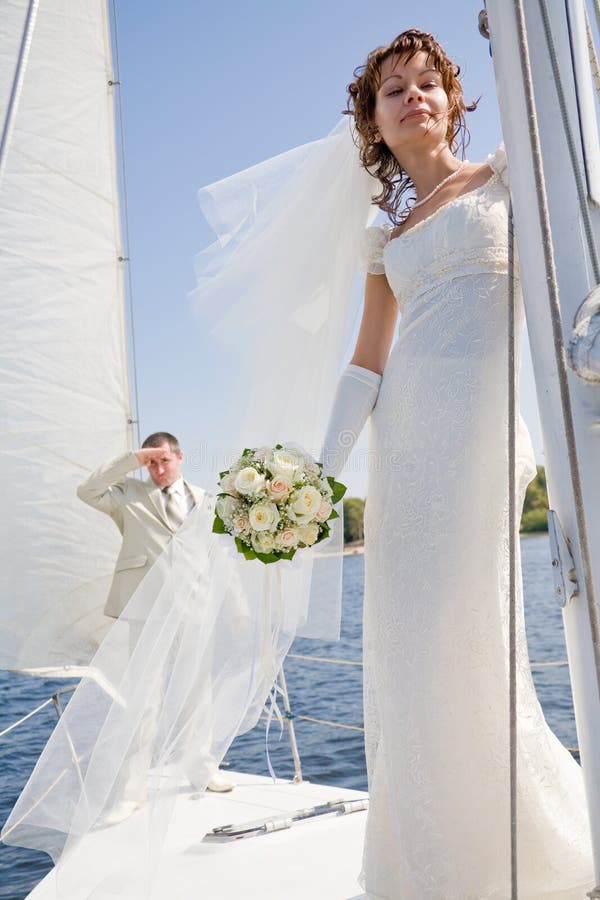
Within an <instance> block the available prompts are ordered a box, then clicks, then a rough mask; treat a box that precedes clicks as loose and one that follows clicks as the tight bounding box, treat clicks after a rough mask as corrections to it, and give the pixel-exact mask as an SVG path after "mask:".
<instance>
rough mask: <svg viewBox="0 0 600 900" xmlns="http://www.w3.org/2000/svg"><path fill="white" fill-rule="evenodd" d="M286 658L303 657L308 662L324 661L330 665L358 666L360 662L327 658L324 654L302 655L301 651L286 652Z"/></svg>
mask: <svg viewBox="0 0 600 900" xmlns="http://www.w3.org/2000/svg"><path fill="white" fill-rule="evenodd" d="M287 659H304V660H309V661H310V662H319V663H326V664H327V665H330V666H360V668H361V669H362V665H363V664H362V663H361V662H359V661H358V660H354V659H329V658H328V657H326V656H303V655H302V654H301V653H288V655H287Z"/></svg>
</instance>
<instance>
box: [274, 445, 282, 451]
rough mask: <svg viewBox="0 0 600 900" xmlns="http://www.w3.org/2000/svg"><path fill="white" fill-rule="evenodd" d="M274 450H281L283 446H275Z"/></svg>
mask: <svg viewBox="0 0 600 900" xmlns="http://www.w3.org/2000/svg"><path fill="white" fill-rule="evenodd" d="M275 449H276V450H283V444H275Z"/></svg>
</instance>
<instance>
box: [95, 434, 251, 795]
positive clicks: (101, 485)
mask: <svg viewBox="0 0 600 900" xmlns="http://www.w3.org/2000/svg"><path fill="white" fill-rule="evenodd" d="M182 460H183V453H182V451H181V448H180V446H179V441H178V440H177V438H176V437H174V435H172V434H170V433H169V432H167V431H157V432H155V433H154V434H151V435H149V436H148V437H147V438H146V440H145V441H144V443H143V444H142V448H141V450H135V451H133V450H132V451H129V452H127V453H124V454H123V455H122V456H118V457H116V459H112V460H110V461H109V462H107V463H105V464H104V465H102V466H99V468H97V469H95V470H94V471H93V472H92V473H91V475H89V476H88V477H87V478H86V480H85V481H84V482H83V483H82V484H80V485H79V487H78V488H77V495H78V497H79V498H80V499H81V500H83V502H84V503H87V504H89V505H90V506H93V507H94V509H97V510H99V511H100V512H103V513H106V515H109V516H110V517H111V519H112V520H113V521H114V522H115V524H116V526H117V528H118V529H119V531H120V532H121V535H122V544H121V550H120V552H119V556H118V558H117V562H116V564H115V571H114V575H113V580H112V584H111V587H110V591H109V594H108V599H107V601H106V606H105V609H104V612H105V613H106V615H107V616H112V617H113V618H118V617H119V616H120V615H121V613H122V612H123V610H124V609H125V607H126V606H127V603H128V602H129V600H130V598H131V596H132V594H133V593H134V591H135V589H136V588H137V586H138V585H139V583H140V582H141V581H142V579H143V578H144V576H145V574H146V573H147V572H148V570H149V569H150V568H151V567H152V565H153V564H154V562H155V561H156V560H157V558H158V557H159V556H160V555H161V553H162V552H163V551H164V550H165V548H166V547H167V545H168V544H169V542H170V540H171V538H172V537H173V535H174V534H175V532H176V531H177V530H178V529H179V528H180V527H181V526H182V525H183V523H184V522H185V519H186V517H187V516H188V514H189V513H190V512H191V511H192V509H193V508H194V506H196V504H198V503H200V502H201V500H202V498H203V497H204V495H205V491H204V490H203V489H202V488H201V487H198V486H197V485H194V484H190V482H189V481H187V480H186V479H184V478H183V477H182V476H181V471H180V470H181V463H182ZM141 466H145V467H146V468H147V469H148V472H149V474H150V479H149V480H147V481H141V480H139V479H138V478H133V477H130V476H131V473H132V472H133V471H134V470H135V469H139V468H140V467H141ZM140 627H141V626H140ZM131 628H132V642H134V641H135V638H136V636H137V635H136V630H135V627H134V623H132V626H131ZM192 783H193V781H192ZM131 787H132V786H131V785H130V788H131ZM207 787H208V790H211V791H230V790H231V789H232V788H233V787H234V785H233V783H232V782H230V781H228V780H227V779H226V778H225V777H224V776H223V774H222V773H221V772H219V771H218V770H217V769H215V771H214V773H213V775H212V777H211V778H210V780H209V782H208V785H207ZM127 793H128V794H129V796H131V794H132V793H139V790H138V786H137V781H136V785H135V787H134V788H133V789H131V790H129V791H128V792H127ZM140 799H143V797H140ZM136 805H137V803H136Z"/></svg>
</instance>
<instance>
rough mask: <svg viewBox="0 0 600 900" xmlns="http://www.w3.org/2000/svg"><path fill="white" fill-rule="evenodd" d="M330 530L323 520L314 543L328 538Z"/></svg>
mask: <svg viewBox="0 0 600 900" xmlns="http://www.w3.org/2000/svg"><path fill="white" fill-rule="evenodd" d="M330 531H331V529H330V527H329V525H328V524H327V522H323V530H322V531H321V534H320V535H319V537H318V538H317V540H316V541H315V544H320V543H321V541H324V540H325V538H328V537H329V533H330ZM313 546H314V544H313Z"/></svg>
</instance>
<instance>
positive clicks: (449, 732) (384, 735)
mask: <svg viewBox="0 0 600 900" xmlns="http://www.w3.org/2000/svg"><path fill="white" fill-rule="evenodd" d="M488 161H489V163H490V165H491V167H492V169H493V171H494V174H493V175H492V177H491V178H490V180H489V181H488V182H487V183H486V184H485V185H484V186H483V187H481V188H479V189H477V190H474V191H472V192H470V193H468V194H465V195H463V196H461V197H458V198H456V199H455V200H453V201H451V202H450V203H448V204H446V205H445V206H443V207H442V208H441V209H439V210H438V211H437V212H435V213H433V214H432V215H431V216H430V217H429V218H428V219H425V220H424V221H423V222H421V223H419V224H418V225H416V226H415V227H413V228H412V229H411V230H410V231H408V232H407V233H406V234H404V235H402V236H401V237H399V238H395V239H392V240H390V237H389V236H390V231H389V229H386V228H383V229H380V228H372V229H369V230H368V234H369V238H370V240H369V244H370V246H369V250H368V265H367V267H368V270H369V271H371V272H374V273H382V272H384V271H385V274H386V275H387V278H388V281H389V283H390V286H391V288H392V290H393V292H394V294H395V296H396V298H397V300H398V304H399V306H400V308H401V312H402V318H401V322H400V328H399V333H398V339H397V342H396V343H395V345H394V347H393V349H392V352H391V354H390V357H389V359H388V362H387V365H386V368H385V371H384V374H383V379H382V384H381V390H380V393H379V397H378V401H377V405H376V407H375V409H374V411H373V414H372V419H371V439H370V450H371V455H370V462H371V465H372V469H371V473H370V481H369V488H368V502H367V505H366V522H365V534H366V549H365V566H366V575H365V578H366V586H365V624H364V664H365V719H366V732H367V738H366V741H367V764H368V771H369V791H370V796H371V807H370V811H369V817H368V825H367V836H366V843H365V852H364V865H363V875H362V882H363V887H364V889H365V890H366V892H367V896H368V897H369V898H372V900H375V898H377V900H423V898H436V900H483V898H503V900H506V898H509V897H510V810H509V760H508V753H509V728H508V723H509V702H508V576H509V569H508V527H507V521H508V509H507V497H508V490H507V452H508V451H507V423H508V412H507V402H508V401H507V395H508V392H507V383H508V375H507V346H508V337H507V333H508V332H507V327H508V326H507V310H508V293H507V211H508V201H509V195H508V190H507V187H506V184H505V181H506V174H505V169H506V163H505V158H504V153H503V151H502V150H499V151H498V152H497V153H496V154H495V155H494V156H493V157H491V158H490V160H488ZM522 321H523V312H522V309H521V307H520V305H519V308H518V309H517V324H518V325H522ZM520 331H521V328H519V333H520ZM518 350H519V348H518V347H517V352H518ZM518 432H519V438H518V447H517V467H518V471H517V486H518V491H519V497H518V504H519V505H518V509H520V508H521V504H522V498H523V493H524V490H525V486H526V484H527V482H528V481H529V480H530V479H531V477H532V476H533V474H534V473H535V468H534V466H533V459H532V456H531V449H530V443H529V438H528V435H527V432H526V430H525V428H524V426H523V425H522V423H519V429H518ZM519 581H520V579H519ZM519 606H520V609H519V614H518V621H519V626H518V627H519V638H518V875H519V897H520V898H521V900H542V898H582V897H583V896H584V895H585V890H586V888H587V889H589V887H590V886H591V885H592V878H593V873H592V863H591V849H590V839H589V833H588V825H587V819H586V809H585V798H584V792H583V784H582V778H581V771H580V768H579V766H578V765H577V764H576V763H575V762H574V760H573V759H572V758H571V756H570V754H569V753H568V751H567V750H566V749H564V748H563V747H562V745H561V744H560V743H559V741H558V740H557V738H556V737H555V736H554V735H553V734H552V732H551V731H550V730H549V728H548V726H547V725H546V723H545V721H544V718H543V715H542V711H541V708H540V706H539V703H538V700H537V698H536V694H535V689H534V686H533V682H532V679H531V674H530V670H529V664H528V656H527V647H526V640H525V628H524V620H523V612H522V601H521V598H519Z"/></svg>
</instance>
